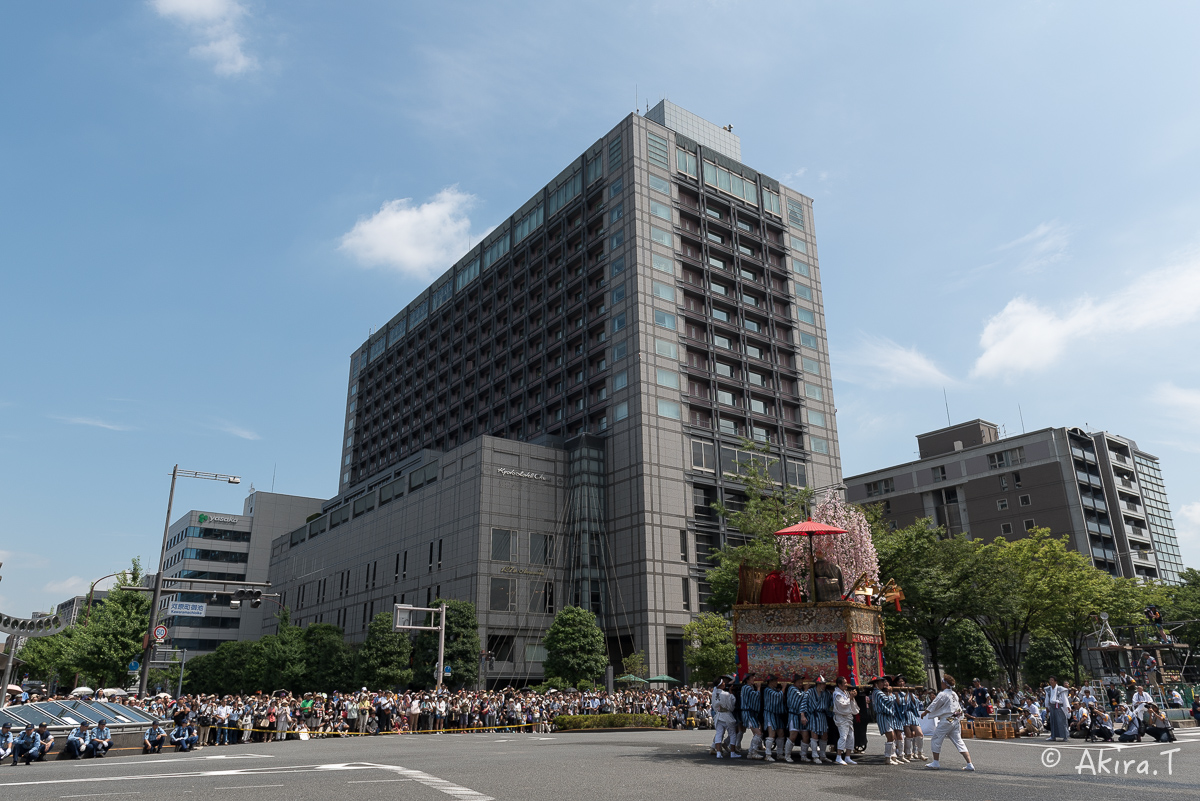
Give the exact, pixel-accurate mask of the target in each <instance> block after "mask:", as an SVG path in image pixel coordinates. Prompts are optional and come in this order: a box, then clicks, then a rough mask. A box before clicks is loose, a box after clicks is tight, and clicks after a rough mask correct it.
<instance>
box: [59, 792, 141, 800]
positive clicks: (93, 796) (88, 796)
mask: <svg viewBox="0 0 1200 801" xmlns="http://www.w3.org/2000/svg"><path fill="white" fill-rule="evenodd" d="M102 795H141V793H140V792H137V791H134V792H128V793H85V794H83V795H60V796H59V798H97V797H99V796H102Z"/></svg>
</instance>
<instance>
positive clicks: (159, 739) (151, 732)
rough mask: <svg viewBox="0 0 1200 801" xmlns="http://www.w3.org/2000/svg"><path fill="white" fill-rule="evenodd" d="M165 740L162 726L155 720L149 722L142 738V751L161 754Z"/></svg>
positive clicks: (165, 735)
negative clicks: (148, 726)
mask: <svg viewBox="0 0 1200 801" xmlns="http://www.w3.org/2000/svg"><path fill="white" fill-rule="evenodd" d="M166 742H167V733H166V732H165V731H163V727H162V726H160V725H159V723H158V721H157V720H156V721H154V722H153V723H151V724H150V728H148V729H146V736H145V737H143V738H142V753H143V754H161V753H162V749H163V744H164V743H166Z"/></svg>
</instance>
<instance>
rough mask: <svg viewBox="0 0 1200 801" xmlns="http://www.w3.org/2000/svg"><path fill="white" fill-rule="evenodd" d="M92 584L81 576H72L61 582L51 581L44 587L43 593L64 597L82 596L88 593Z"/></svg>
mask: <svg viewBox="0 0 1200 801" xmlns="http://www.w3.org/2000/svg"><path fill="white" fill-rule="evenodd" d="M89 584H91V582H89V581H88V580H87V579H84V578H80V577H79V576H71V577H70V578H65V579H62V580H60V581H49V582H47V583H46V586H44V587H42V591H43V592H50V593H57V594H59V595H62V596H67V595H81V594H83V593H85V592H87V591H88V585H89Z"/></svg>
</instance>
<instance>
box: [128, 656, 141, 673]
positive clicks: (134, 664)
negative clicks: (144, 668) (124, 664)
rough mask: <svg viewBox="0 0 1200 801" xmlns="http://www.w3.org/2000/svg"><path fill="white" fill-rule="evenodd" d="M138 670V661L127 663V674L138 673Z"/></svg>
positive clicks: (139, 666)
mask: <svg viewBox="0 0 1200 801" xmlns="http://www.w3.org/2000/svg"><path fill="white" fill-rule="evenodd" d="M140 668H141V665H140V664H138V661H137V660H136V659H135V660H133V661H132V662H130V663H129V672H130V673H136V672H137V671H138V669H140Z"/></svg>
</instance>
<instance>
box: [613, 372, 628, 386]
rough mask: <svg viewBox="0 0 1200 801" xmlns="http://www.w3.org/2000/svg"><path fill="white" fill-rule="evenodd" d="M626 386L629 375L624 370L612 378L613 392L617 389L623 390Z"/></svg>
mask: <svg viewBox="0 0 1200 801" xmlns="http://www.w3.org/2000/svg"><path fill="white" fill-rule="evenodd" d="M627 386H629V373H627V372H626V371H625V370H622V371H621V372H619V373H617V374H616V375H614V376H613V390H614V391H615V390H618V389H625V387H627Z"/></svg>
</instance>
